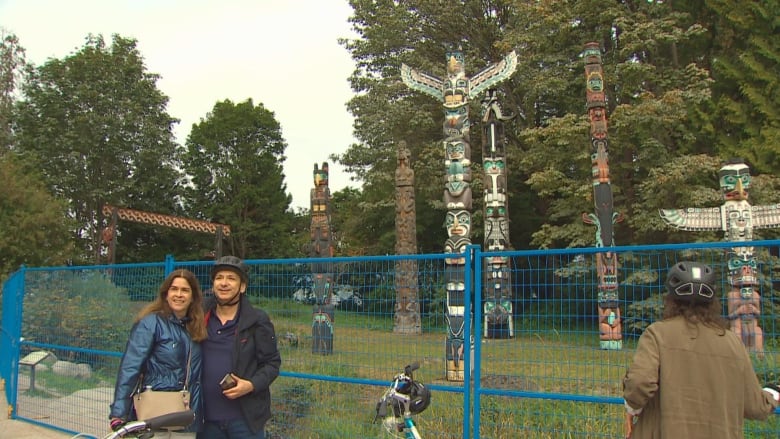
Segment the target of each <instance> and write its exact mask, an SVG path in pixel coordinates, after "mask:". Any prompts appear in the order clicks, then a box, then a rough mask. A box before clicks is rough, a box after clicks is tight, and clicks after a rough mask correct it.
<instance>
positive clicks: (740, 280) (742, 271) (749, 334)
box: [660, 159, 780, 354]
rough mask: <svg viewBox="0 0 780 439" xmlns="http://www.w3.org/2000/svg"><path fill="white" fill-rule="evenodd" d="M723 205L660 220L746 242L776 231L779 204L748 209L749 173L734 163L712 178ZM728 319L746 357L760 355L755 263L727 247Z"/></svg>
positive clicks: (675, 212)
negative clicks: (761, 232)
mask: <svg viewBox="0 0 780 439" xmlns="http://www.w3.org/2000/svg"><path fill="white" fill-rule="evenodd" d="M718 176H719V180H720V190H721V193H722V194H723V198H724V200H725V202H724V203H723V205H722V206H720V207H711V208H688V209H662V210H661V211H660V213H661V218H663V220H664V221H665V222H666V223H667V224H669V225H670V226H672V227H675V228H678V229H680V230H688V231H703V230H723V231H724V236H723V238H724V240H725V241H730V242H741V241H752V240H753V229H768V228H776V227H780V204H773V205H769V206H751V205H750V203H749V202H748V189H749V188H750V169H749V168H748V166H747V164H745V162H744V161H742V160H740V159H732V160H729V161H728V163H726V164H725V165H724V166H723V167H721V168H720V171H719V173H718ZM728 270H729V284H730V285H731V289H730V290H729V292H728V294H727V297H726V298H727V304H728V316H727V317H728V319H729V320H730V322H731V329H732V331H734V333H736V334H737V335H738V336H739V337H740V338H741V339H742V343H744V345H745V347H746V348H747V349H748V351H750V352H756V353H758V354H763V352H764V333H763V331H762V329H761V327H759V326H758V316H759V315H760V314H761V296H760V295H759V293H758V291H756V288H758V264H757V262H756V259H755V257H754V256H753V247H750V246H744V247H742V246H740V247H733V248H731V249H730V250H729V252H728Z"/></svg>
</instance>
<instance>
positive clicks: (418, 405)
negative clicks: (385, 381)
mask: <svg viewBox="0 0 780 439" xmlns="http://www.w3.org/2000/svg"><path fill="white" fill-rule="evenodd" d="M419 368H420V364H419V363H417V362H415V363H412V364H410V365H408V366H406V367H404V371H403V372H402V373H399V374H398V375H396V376H395V377H394V378H393V382H392V383H391V384H390V387H389V388H388V389H387V390H386V391H385V393H384V395H382V398H381V399H380V400H379V402H377V404H376V416H375V417H374V422H376V421H377V420H378V419H382V425H383V427H384V428H385V430H386V431H387V432H388V433H389V434H390V435H391V436H393V437H396V438H401V439H403V438H405V439H421V436H420V432H419V431H418V430H417V426H416V425H415V423H414V418H413V416H414V415H417V414H419V413H422V412H423V411H424V410H425V409H426V408H428V405H430V403H431V391H430V390H429V389H428V388H427V387H425V385H423V384H422V383H421V382H419V381H415V380H414V375H413V373H414V371H415V370H417V369H419ZM388 406H390V408H391V409H392V412H391V413H389V414H388V410H387V409H388ZM402 434H403V436H401V435H402Z"/></svg>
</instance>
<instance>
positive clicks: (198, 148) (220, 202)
mask: <svg viewBox="0 0 780 439" xmlns="http://www.w3.org/2000/svg"><path fill="white" fill-rule="evenodd" d="M186 147H187V153H186V154H185V156H184V167H185V170H186V172H187V174H188V175H190V176H191V177H192V179H191V183H192V185H191V186H192V187H191V188H190V189H189V190H188V196H187V210H188V211H190V212H194V214H195V215H196V216H197V217H198V218H202V219H209V220H211V221H215V222H219V223H223V224H229V225H230V227H231V232H232V236H233V241H234V243H235V248H234V250H235V251H234V253H235V254H236V256H239V257H241V258H273V257H288V256H289V257H292V256H296V257H300V256H301V255H300V249H299V248H297V247H296V245H295V243H294V242H295V240H294V239H293V233H292V232H291V230H292V229H293V227H292V226H293V217H294V214H293V213H292V212H288V209H289V207H290V203H291V202H292V196H291V195H290V194H288V193H287V185H286V184H285V183H284V173H283V168H282V165H283V163H284V160H285V156H284V151H285V149H286V148H287V144H286V143H285V141H284V139H283V138H282V132H281V126H280V125H279V122H277V121H276V119H275V118H274V114H273V112H271V111H269V110H267V109H266V108H265V107H264V106H263V105H262V104H258V105H257V106H255V105H254V103H253V102H252V99H247V100H246V101H244V102H240V103H238V104H234V103H233V102H231V101H230V100H224V101H222V102H217V103H216V104H215V105H214V108H213V109H212V111H211V112H210V113H208V114H207V116H206V118H205V119H201V121H200V123H198V124H195V125H193V127H192V131H191V132H190V135H189V136H188V137H187V142H186Z"/></svg>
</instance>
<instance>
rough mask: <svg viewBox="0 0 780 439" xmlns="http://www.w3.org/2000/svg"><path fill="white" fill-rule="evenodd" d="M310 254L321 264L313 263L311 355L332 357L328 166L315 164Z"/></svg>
mask: <svg viewBox="0 0 780 439" xmlns="http://www.w3.org/2000/svg"><path fill="white" fill-rule="evenodd" d="M310 197H311V254H310V257H312V258H322V259H323V262H312V264H311V274H312V280H313V282H314V297H315V303H314V310H313V312H312V317H313V321H312V326H311V338H312V345H311V346H312V347H311V349H312V353H315V354H322V355H330V354H332V353H333V322H334V321H335V314H336V309H335V307H334V306H333V304H331V303H330V297H331V291H330V288H331V284H332V277H333V266H332V265H331V263H330V261H328V260H327V258H331V257H333V235H332V233H331V227H330V215H331V210H330V188H329V187H328V163H327V162H323V163H322V169H320V168H318V167H317V164H316V163H315V164H314V189H312V190H311V195H310Z"/></svg>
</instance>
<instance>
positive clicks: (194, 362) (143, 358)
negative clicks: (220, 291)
mask: <svg viewBox="0 0 780 439" xmlns="http://www.w3.org/2000/svg"><path fill="white" fill-rule="evenodd" d="M205 338H206V325H205V321H204V315H203V293H202V292H201V289H200V284H199V283H198V279H197V278H196V277H195V275H194V274H193V273H192V272H191V271H188V270H176V271H174V272H172V273H171V274H169V275H168V277H166V278H165V281H163V283H162V285H161V286H160V290H159V293H158V294H157V299H155V301H154V302H152V303H150V304H149V305H147V306H146V307H144V309H143V310H141V312H140V313H139V314H138V318H137V320H136V322H135V324H134V325H133V328H132V330H131V331H130V338H129V339H128V341H127V347H126V348H125V353H124V355H123V356H122V362H121V363H120V365H119V373H118V374H117V380H116V387H115V389H114V402H113V403H112V404H111V414H110V415H109V417H110V419H111V428H112V429H113V430H116V429H117V428H119V426H121V425H122V424H123V423H125V422H127V421H130V420H134V419H136V416H135V413H134V411H133V401H132V397H133V391H134V390H135V389H136V388H142V389H143V388H147V387H150V386H151V388H152V389H153V390H167V391H176V390H182V389H183V388H184V387H185V382H187V383H188V384H187V390H188V391H189V392H190V409H191V410H193V411H194V412H195V422H193V423H192V424H190V425H189V426H187V427H186V428H185V429H184V432H182V433H174V432H170V433H155V438H174V437H176V438H194V437H195V432H197V431H199V430H200V426H201V424H202V421H201V418H202V409H201V408H202V401H201V391H200V373H201V351H200V342H201V341H202V340H204V339H205ZM187 365H189V370H187Z"/></svg>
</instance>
